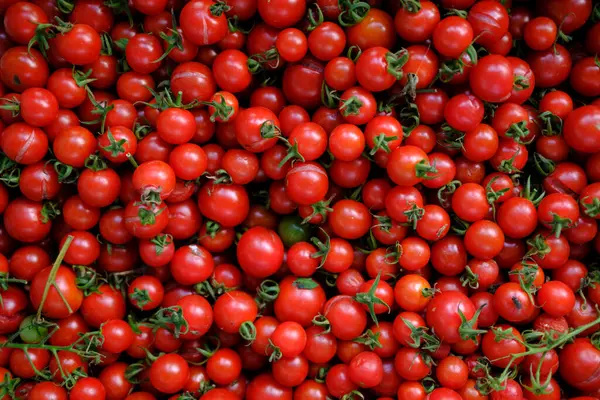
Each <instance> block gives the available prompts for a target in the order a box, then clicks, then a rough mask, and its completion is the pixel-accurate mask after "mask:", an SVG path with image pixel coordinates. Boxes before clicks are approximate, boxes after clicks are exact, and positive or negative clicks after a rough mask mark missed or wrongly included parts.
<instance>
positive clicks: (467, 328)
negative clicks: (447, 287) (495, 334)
mask: <svg viewBox="0 0 600 400" xmlns="http://www.w3.org/2000/svg"><path fill="white" fill-rule="evenodd" d="M483 307H484V306H481V307H479V308H478V309H477V311H475V314H474V315H473V317H472V318H471V319H467V317H465V314H463V312H462V311H461V310H460V308H459V309H458V310H457V312H458V315H459V317H460V320H461V321H462V322H461V323H460V327H459V328H458V334H459V335H460V338H461V339H462V340H473V341H477V337H478V336H479V335H480V334H482V333H486V332H487V331H486V330H485V329H476V328H474V327H475V325H476V324H477V319H478V318H479V314H481V310H483Z"/></svg>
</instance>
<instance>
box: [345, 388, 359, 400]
mask: <svg viewBox="0 0 600 400" xmlns="http://www.w3.org/2000/svg"><path fill="white" fill-rule="evenodd" d="M364 398H365V396H364V395H363V394H362V393H361V392H359V391H358V390H353V391H351V392H349V393H346V394H344V395H343V396H342V397H341V398H340V400H359V399H360V400H364Z"/></svg>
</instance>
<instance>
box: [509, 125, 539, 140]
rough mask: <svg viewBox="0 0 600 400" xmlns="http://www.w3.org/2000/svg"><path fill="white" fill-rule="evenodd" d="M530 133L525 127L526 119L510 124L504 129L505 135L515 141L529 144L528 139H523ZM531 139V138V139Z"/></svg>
mask: <svg viewBox="0 0 600 400" xmlns="http://www.w3.org/2000/svg"><path fill="white" fill-rule="evenodd" d="M529 135H530V132H529V129H528V128H527V121H519V122H515V123H514V124H512V125H511V126H510V127H509V128H508V129H507V131H506V136H508V137H510V138H512V139H514V140H515V141H516V142H517V143H521V144H529V143H530V141H525V142H524V141H523V139H525V138H526V137H528V136H529ZM531 140H533V138H532V139H531Z"/></svg>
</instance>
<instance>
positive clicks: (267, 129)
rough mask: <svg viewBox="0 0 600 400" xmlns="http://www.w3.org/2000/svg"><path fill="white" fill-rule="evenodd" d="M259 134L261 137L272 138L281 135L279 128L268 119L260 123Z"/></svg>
mask: <svg viewBox="0 0 600 400" xmlns="http://www.w3.org/2000/svg"><path fill="white" fill-rule="evenodd" d="M260 136H261V137H262V138H263V139H273V138H275V137H280V136H281V129H279V127H278V126H277V125H276V124H275V122H273V121H271V120H268V121H265V122H263V123H262V124H261V125H260Z"/></svg>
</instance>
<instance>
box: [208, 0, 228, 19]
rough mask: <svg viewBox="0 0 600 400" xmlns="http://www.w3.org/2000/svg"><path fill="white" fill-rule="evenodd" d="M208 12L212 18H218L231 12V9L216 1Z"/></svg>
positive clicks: (225, 4)
mask: <svg viewBox="0 0 600 400" xmlns="http://www.w3.org/2000/svg"><path fill="white" fill-rule="evenodd" d="M209 10H210V13H211V14H212V15H213V17H220V16H221V15H223V13H226V12H227V11H229V10H231V7H230V6H229V5H227V3H226V2H224V1H221V0H217V1H216V2H215V4H212V5H211V6H210V7H209Z"/></svg>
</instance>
